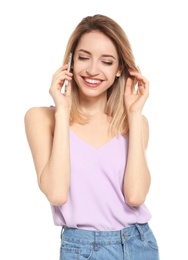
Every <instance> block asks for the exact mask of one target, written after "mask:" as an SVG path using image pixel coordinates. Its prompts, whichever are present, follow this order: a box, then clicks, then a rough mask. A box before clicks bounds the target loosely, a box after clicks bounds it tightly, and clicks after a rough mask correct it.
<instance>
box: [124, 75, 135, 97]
mask: <svg viewBox="0 0 188 260" xmlns="http://www.w3.org/2000/svg"><path fill="white" fill-rule="evenodd" d="M132 83H133V80H132V79H131V78H127V82H126V87H125V94H126V95H130V94H132Z"/></svg>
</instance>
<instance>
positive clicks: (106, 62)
mask: <svg viewBox="0 0 188 260" xmlns="http://www.w3.org/2000/svg"><path fill="white" fill-rule="evenodd" d="M78 59H79V60H81V61H84V60H88V59H89V58H86V57H82V56H78ZM102 63H104V64H105V65H108V66H111V65H112V64H113V62H111V61H102Z"/></svg>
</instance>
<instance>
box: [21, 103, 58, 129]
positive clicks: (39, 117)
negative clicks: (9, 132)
mask: <svg viewBox="0 0 188 260" xmlns="http://www.w3.org/2000/svg"><path fill="white" fill-rule="evenodd" d="M54 112H55V111H54V109H53V108H51V107H31V108H29V109H28V110H27V111H26V113H25V117H24V121H25V125H26V126H27V125H31V124H32V125H35V124H36V125H38V126H40V125H41V124H43V125H48V126H50V127H53V125H54Z"/></svg>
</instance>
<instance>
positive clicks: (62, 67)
mask: <svg viewBox="0 0 188 260" xmlns="http://www.w3.org/2000/svg"><path fill="white" fill-rule="evenodd" d="M67 68H68V65H67V64H66V65H64V66H61V67H60V68H59V69H58V70H57V71H56V72H55V73H54V74H53V78H55V77H56V76H57V75H58V74H59V73H61V72H62V71H64V70H66V69H67Z"/></svg>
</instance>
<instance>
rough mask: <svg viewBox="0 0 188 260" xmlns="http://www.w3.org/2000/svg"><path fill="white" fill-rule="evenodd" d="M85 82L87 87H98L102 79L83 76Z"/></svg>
mask: <svg viewBox="0 0 188 260" xmlns="http://www.w3.org/2000/svg"><path fill="white" fill-rule="evenodd" d="M84 81H85V84H86V85H87V86H89V87H98V86H99V85H100V84H101V82H102V80H99V79H92V78H84Z"/></svg>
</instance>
